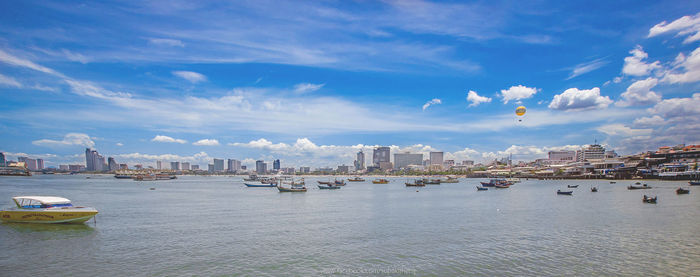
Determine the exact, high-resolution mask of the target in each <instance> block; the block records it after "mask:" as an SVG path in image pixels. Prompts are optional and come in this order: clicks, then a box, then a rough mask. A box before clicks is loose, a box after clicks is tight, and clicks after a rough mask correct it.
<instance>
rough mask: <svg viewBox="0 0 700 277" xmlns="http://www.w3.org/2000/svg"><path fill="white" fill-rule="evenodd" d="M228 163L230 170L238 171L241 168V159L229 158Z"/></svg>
mask: <svg viewBox="0 0 700 277" xmlns="http://www.w3.org/2000/svg"><path fill="white" fill-rule="evenodd" d="M227 165H228V171H229V172H238V171H240V170H241V161H239V160H234V159H228V161H227Z"/></svg>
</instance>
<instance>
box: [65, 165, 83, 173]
mask: <svg viewBox="0 0 700 277" xmlns="http://www.w3.org/2000/svg"><path fill="white" fill-rule="evenodd" d="M68 170H70V171H74V172H82V171H85V170H87V168H86V167H85V166H83V165H82V164H69V165H68Z"/></svg>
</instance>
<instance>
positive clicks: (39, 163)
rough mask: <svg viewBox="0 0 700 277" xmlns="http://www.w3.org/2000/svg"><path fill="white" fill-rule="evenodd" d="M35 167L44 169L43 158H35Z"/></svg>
mask: <svg viewBox="0 0 700 277" xmlns="http://www.w3.org/2000/svg"><path fill="white" fill-rule="evenodd" d="M36 169H37V170H42V169H44V160H43V159H36Z"/></svg>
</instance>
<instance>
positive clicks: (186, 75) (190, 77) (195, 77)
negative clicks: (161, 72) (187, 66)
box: [173, 71, 207, 84]
mask: <svg viewBox="0 0 700 277" xmlns="http://www.w3.org/2000/svg"><path fill="white" fill-rule="evenodd" d="M173 75H175V76H177V77H180V78H182V79H185V80H187V81H189V82H190V83H193V84H196V83H201V82H204V81H206V80H207V76H204V75H203V74H201V73H197V72H193V71H173Z"/></svg>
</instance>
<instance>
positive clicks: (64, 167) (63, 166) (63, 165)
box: [58, 164, 68, 171]
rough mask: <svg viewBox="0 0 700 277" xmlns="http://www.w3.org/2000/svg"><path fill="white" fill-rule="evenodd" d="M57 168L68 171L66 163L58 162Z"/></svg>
mask: <svg viewBox="0 0 700 277" xmlns="http://www.w3.org/2000/svg"><path fill="white" fill-rule="evenodd" d="M58 170H60V171H68V165H67V164H59V165H58Z"/></svg>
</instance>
